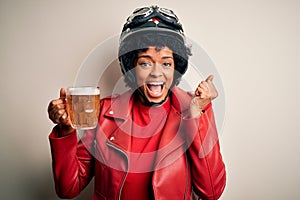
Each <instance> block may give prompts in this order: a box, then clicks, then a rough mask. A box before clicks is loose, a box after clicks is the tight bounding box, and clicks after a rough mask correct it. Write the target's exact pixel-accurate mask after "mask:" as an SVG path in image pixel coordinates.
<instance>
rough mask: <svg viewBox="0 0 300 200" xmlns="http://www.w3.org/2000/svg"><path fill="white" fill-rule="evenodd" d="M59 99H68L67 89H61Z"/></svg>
mask: <svg viewBox="0 0 300 200" xmlns="http://www.w3.org/2000/svg"><path fill="white" fill-rule="evenodd" d="M59 97H60V98H61V99H65V98H66V89H65V88H60V91H59Z"/></svg>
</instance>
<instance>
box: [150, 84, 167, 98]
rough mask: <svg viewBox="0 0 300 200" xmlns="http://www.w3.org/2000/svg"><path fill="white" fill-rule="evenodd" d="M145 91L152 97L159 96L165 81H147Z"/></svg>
mask: <svg viewBox="0 0 300 200" xmlns="http://www.w3.org/2000/svg"><path fill="white" fill-rule="evenodd" d="M146 85H147V91H148V93H149V95H150V96H152V97H160V96H161V95H162V94H163V91H164V88H165V83H164V82H148V83H147V84H146Z"/></svg>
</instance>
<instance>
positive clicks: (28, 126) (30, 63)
mask: <svg viewBox="0 0 300 200" xmlns="http://www.w3.org/2000/svg"><path fill="white" fill-rule="evenodd" d="M151 4H158V5H161V6H163V7H169V8H172V9H173V10H174V11H175V12H176V14H177V15H178V16H179V18H180V19H181V22H182V23H183V25H184V29H185V32H186V34H187V35H188V36H189V37H190V38H192V39H193V40H194V41H196V42H197V43H198V44H199V45H200V46H201V47H202V48H203V49H204V50H205V51H206V52H207V54H208V55H209V56H210V58H211V59H212V60H213V61H214V63H215V65H216V68H217V69H218V72H219V74H220V76H221V78H222V81H223V85H224V90H225V95H226V117H225V123H224V126H223V129H222V133H221V134H220V143H221V149H222V153H223V157H224V161H225V163H226V169H227V178H228V180H227V186H226V189H225V192H224V194H223V196H222V198H221V199H222V200H240V199H243V200H253V199H256V200H267V199H272V200H275V199H278V200H279V199H300V190H299V186H300V173H299V169H300V156H299V154H300V149H299V146H300V136H299V135H300V134H299V133H300V132H299V129H300V123H299V113H300V104H299V102H300V94H299V86H300V79H299V74H300V67H299V66H300V56H299V52H300V47H299V45H300V39H299V38H300V37H299V35H300V23H299V19H300V2H299V1H296V0H264V1H258V0H253V1H246V0H240V1H238V0H236V1H234V0H227V1H221V0H213V1H208V0H205V1H204V0H197V1H196V0H184V1H182V0H156V1H154V0H151V1H150V0H147V1H146V0H122V1H119V0H106V1H100V0H98V1H96V0H90V1H86V0H85V1H83V0H79V1H71V0H62V1H58V0H56V1H50V0H49V1H47V0H41V1H39V0H27V1H23V0H13V1H10V0H1V1H0V45H1V46H0V76H1V78H0V87H1V90H0V94H1V104H0V115H1V120H0V123H1V126H0V133H1V140H0V152H1V153H0V155H1V157H0V163H1V164H0V177H1V178H0V181H1V183H0V199H10V200H15V199H16V200H19V199H22V200H27V199H28V200H40V199H44V200H52V199H58V198H57V197H56V195H55V191H54V184H53V180H52V173H51V170H52V169H51V157H50V147H49V141H48V134H49V132H50V131H51V129H52V127H53V124H52V123H51V122H50V120H49V119H48V116H47V106H48V103H49V101H50V100H51V99H53V98H57V97H58V95H59V88H60V87H67V86H69V85H72V84H73V82H74V80H75V76H76V73H77V70H78V68H79V66H80V65H81V63H82V62H83V60H84V59H85V58H86V57H87V55H88V54H89V52H90V51H91V50H92V49H93V48H94V47H95V46H96V45H97V44H99V43H100V42H102V41H104V40H106V39H107V38H108V37H110V36H112V35H115V34H118V33H119V32H120V30H121V27H122V25H123V23H124V22H125V19H126V18H127V16H128V15H129V14H130V13H131V12H132V10H133V9H135V8H136V7H139V6H143V5H151ZM91 188H92V186H89V187H88V188H87V189H86V190H85V191H84V192H83V193H82V194H81V196H80V197H78V198H77V199H87V198H89V197H90V196H91V192H92V190H91Z"/></svg>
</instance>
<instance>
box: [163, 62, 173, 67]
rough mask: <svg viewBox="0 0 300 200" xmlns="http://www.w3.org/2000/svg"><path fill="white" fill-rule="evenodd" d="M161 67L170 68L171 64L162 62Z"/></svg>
mask: <svg viewBox="0 0 300 200" xmlns="http://www.w3.org/2000/svg"><path fill="white" fill-rule="evenodd" d="M162 65H163V66H164V67H172V63H171V62H164V63H163V64H162Z"/></svg>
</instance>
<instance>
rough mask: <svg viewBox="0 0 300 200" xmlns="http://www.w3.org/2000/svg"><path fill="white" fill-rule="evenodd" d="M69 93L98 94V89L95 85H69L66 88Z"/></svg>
mask: <svg viewBox="0 0 300 200" xmlns="http://www.w3.org/2000/svg"><path fill="white" fill-rule="evenodd" d="M67 94H69V95H99V94H100V89H99V88H96V87H70V88H68V89H67Z"/></svg>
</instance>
